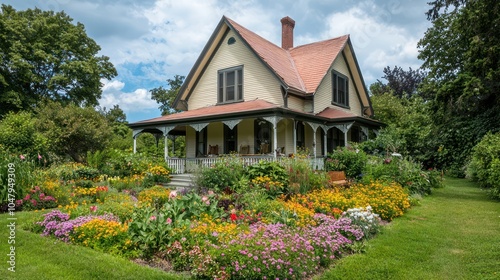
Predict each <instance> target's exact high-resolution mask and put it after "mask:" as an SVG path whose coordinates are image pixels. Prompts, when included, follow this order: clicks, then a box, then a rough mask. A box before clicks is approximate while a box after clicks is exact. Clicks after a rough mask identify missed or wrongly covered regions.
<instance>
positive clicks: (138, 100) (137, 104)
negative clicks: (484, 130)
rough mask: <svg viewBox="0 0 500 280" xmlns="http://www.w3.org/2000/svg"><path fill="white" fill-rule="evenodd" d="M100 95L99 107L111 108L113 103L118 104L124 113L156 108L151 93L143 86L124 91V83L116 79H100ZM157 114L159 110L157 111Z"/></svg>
mask: <svg viewBox="0 0 500 280" xmlns="http://www.w3.org/2000/svg"><path fill="white" fill-rule="evenodd" d="M101 82H102V83H103V84H104V86H103V87H102V96H101V99H100V100H99V105H100V106H101V107H103V108H104V107H106V108H108V109H109V108H113V106H114V105H119V106H120V108H121V109H122V110H123V111H124V112H125V114H127V115H128V114H130V113H135V112H149V111H151V110H158V104H157V103H156V101H154V100H152V99H151V93H150V92H149V91H148V90H146V89H143V88H139V89H136V90H134V91H133V92H124V91H123V88H124V86H125V83H123V82H121V81H117V80H112V81H108V80H102V81H101ZM158 115H159V111H158Z"/></svg>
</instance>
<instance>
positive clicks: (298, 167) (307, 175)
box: [282, 151, 328, 195]
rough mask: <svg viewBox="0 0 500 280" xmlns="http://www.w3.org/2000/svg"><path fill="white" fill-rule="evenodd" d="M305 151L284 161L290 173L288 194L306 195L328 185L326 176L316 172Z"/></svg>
mask: <svg viewBox="0 0 500 280" xmlns="http://www.w3.org/2000/svg"><path fill="white" fill-rule="evenodd" d="M305 153H306V152H305V151H301V152H300V153H298V154H296V155H294V156H293V157H292V158H286V159H284V160H283V161H282V164H283V165H284V167H285V169H286V170H287V172H288V174H287V175H288V189H287V192H286V194H287V195H288V194H297V193H301V194H305V193H307V192H309V191H311V190H314V189H320V188H323V187H324V186H326V185H327V184H328V180H327V177H326V174H321V173H319V172H318V173H317V172H315V170H314V169H313V167H312V165H311V161H310V160H311V159H310V158H309V156H308V155H307V154H305Z"/></svg>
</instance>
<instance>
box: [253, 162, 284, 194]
mask: <svg viewBox="0 0 500 280" xmlns="http://www.w3.org/2000/svg"><path fill="white" fill-rule="evenodd" d="M247 174H248V177H249V179H250V180H254V179H256V178H262V177H267V178H269V179H270V181H273V182H277V183H278V184H279V185H281V186H283V188H285V187H286V186H287V185H288V173H287V172H286V170H285V168H284V167H283V166H282V165H281V164H280V163H279V162H275V161H264V160H261V161H259V162H258V163H256V164H252V165H250V166H249V167H248V168H247Z"/></svg>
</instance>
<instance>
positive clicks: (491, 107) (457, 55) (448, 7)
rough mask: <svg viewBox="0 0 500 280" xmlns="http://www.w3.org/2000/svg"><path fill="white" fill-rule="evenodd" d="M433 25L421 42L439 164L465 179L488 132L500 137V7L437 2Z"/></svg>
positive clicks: (470, 0)
mask: <svg viewBox="0 0 500 280" xmlns="http://www.w3.org/2000/svg"><path fill="white" fill-rule="evenodd" d="M430 5H431V8H430V9H429V11H428V12H427V17H428V19H429V20H430V21H431V22H432V27H430V28H429V29H428V30H427V32H426V33H425V35H424V37H423V38H422V39H421V40H420V41H419V43H418V46H419V48H420V50H419V51H420V53H419V58H420V59H422V60H423V61H424V63H423V65H422V67H423V68H424V69H425V70H427V73H428V75H427V77H426V78H425V79H424V81H423V84H422V90H423V91H424V92H426V94H428V95H429V96H432V97H433V98H432V107H433V122H434V124H435V128H434V131H433V132H432V133H433V136H434V137H433V142H434V143H433V144H432V146H433V147H432V148H433V149H437V150H438V151H439V153H438V154H436V155H435V156H434V157H433V158H434V159H435V161H436V162H439V163H440V165H441V167H442V168H447V169H449V170H451V171H452V173H453V174H455V175H459V176H463V175H464V172H463V171H464V165H465V164H466V163H467V162H468V161H469V159H470V154H471V151H472V148H473V147H474V146H475V145H476V143H478V142H479V140H480V139H481V138H482V137H483V136H484V135H485V134H486V133H488V132H496V131H500V93H499V90H500V82H499V81H500V33H499V32H498V27H499V26H500V2H499V1H496V0H481V1H478V0H436V1H433V2H431V3H430Z"/></svg>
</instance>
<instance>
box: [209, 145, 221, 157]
mask: <svg viewBox="0 0 500 280" xmlns="http://www.w3.org/2000/svg"><path fill="white" fill-rule="evenodd" d="M208 154H209V155H212V156H217V155H219V145H215V146H212V145H208Z"/></svg>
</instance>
